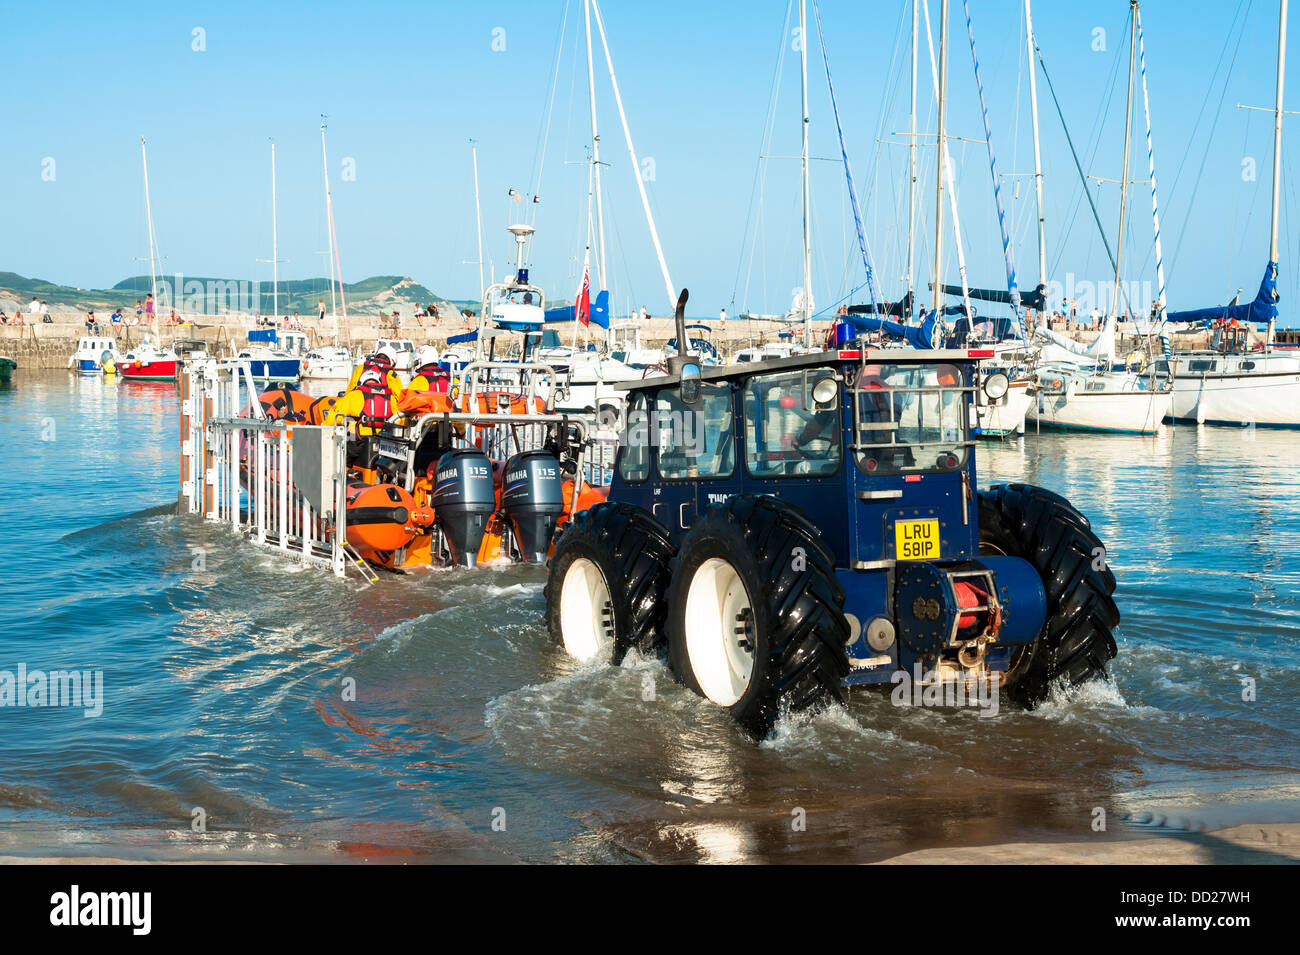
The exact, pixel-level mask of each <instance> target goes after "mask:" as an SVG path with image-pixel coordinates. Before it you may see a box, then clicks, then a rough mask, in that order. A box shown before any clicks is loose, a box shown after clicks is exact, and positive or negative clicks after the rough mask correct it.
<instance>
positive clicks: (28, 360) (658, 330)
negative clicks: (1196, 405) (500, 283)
mask: <svg viewBox="0 0 1300 955" xmlns="http://www.w3.org/2000/svg"><path fill="white" fill-rule="evenodd" d="M11 315H12V313H11ZM50 317H51V318H52V319H53V321H52V322H50V323H48V324H46V323H36V324H32V323H31V322H30V321H28V319H27V316H24V319H23V320H24V324H23V325H22V326H21V327H19V326H15V325H0V355H8V356H9V357H11V358H13V359H15V360H16V361H17V362H18V365H19V367H20V368H33V369H43V368H66V367H67V366H68V360H69V359H70V358H71V357H72V354H73V352H74V351H76V348H77V339H79V338H80V337H81V336H82V335H85V334H86V326H85V317H84V316H83V315H80V314H73V313H51V316H50ZM188 318H189V317H188V316H187V320H188ZM692 321H696V320H695V319H693V320H692ZM193 322H194V324H193V325H190V324H185V325H179V326H167V325H164V326H162V327H161V328H160V329H159V332H158V338H159V339H160V340H161V341H162V342H163V343H170V342H172V341H174V340H176V339H182V338H184V339H199V340H202V341H204V342H206V343H207V344H208V346H209V348H210V349H211V350H213V351H215V352H216V353H217V354H233V351H234V349H235V348H237V347H239V346H242V345H243V344H244V343H245V342H247V341H248V332H249V330H250V329H252V328H254V327H255V325H254V323H253V321H252V320H251V319H249V318H246V317H242V316H231V315H200V316H194V317H193ZM340 324H341V323H340ZM709 325H710V326H711V328H712V337H713V339H714V340H715V341H717V342H720V343H722V342H725V343H727V344H728V345H729V346H731V347H741V346H743V345H748V344H756V343H760V342H763V341H774V340H776V337H777V334H778V332H780V331H782V330H783V329H784V326H779V325H774V324H769V323H762V322H749V321H739V320H735V319H733V320H731V321H728V322H726V323H725V325H724V324H723V323H721V322H718V321H711V322H709ZM553 327H554V328H555V330H556V331H557V332H558V333H559V336H560V339H561V340H562V341H563V342H565V343H566V344H568V343H570V342H572V341H573V340H574V339H573V334H574V326H572V325H567V324H565V325H556V326H553ZM829 327H830V323H829V322H814V323H813V341H814V342H817V343H820V342H822V341H824V340H825V335H826V331H827V329H828V328H829ZM303 330H304V331H305V332H306V334H307V336H308V338H309V339H310V340H311V343H312V344H313V345H315V344H318V343H319V344H325V343H328V342H332V341H333V327H332V326H331V324H330V322H329V319H326V321H325V323H324V327H318V323H317V321H316V319H315V317H312V318H308V319H304V320H303ZM1062 330H1064V329H1062ZM465 331H468V329H467V328H466V327H465V323H464V321H463V320H462V319H455V318H452V319H448V320H446V321H439V322H432V321H427V320H426V321H425V322H424V323H423V324H420V323H418V322H417V321H416V320H415V319H413V318H410V317H404V319H403V321H402V323H401V326H400V328H399V330H398V333H397V334H399V335H400V336H401V337H403V338H409V339H410V340H411V341H413V342H415V343H416V344H417V345H422V344H426V343H428V344H433V345H437V346H438V347H440V348H441V347H444V346H445V345H446V343H447V339H448V337H450V336H453V335H458V334H462V333H463V332H465ZM600 331H601V330H600V329H599V328H597V327H595V326H592V328H591V329H590V330H587V329H582V328H579V329H577V332H578V336H577V341H578V344H579V345H582V344H585V343H586V342H587V341H597V340H598V337H599V334H600ZM100 332H101V333H102V334H106V335H107V334H111V327H110V326H109V325H108V323H107V322H101V323H100ZM118 332H119V334H118V341H119V342H120V344H119V348H121V350H123V351H126V350H128V349H130V348H132V347H134V346H136V345H138V344H140V343H141V342H142V341H143V340H144V337H145V335H148V334H149V330H148V329H147V328H146V327H144V326H124V327H120V328H119V330H118ZM349 334H350V338H351V341H352V344H353V346H354V347H360V348H362V349H365V348H369V347H373V345H374V342H375V340H376V339H377V338H383V337H388V336H392V335H393V334H394V332H393V330H392V328H391V327H389V326H384V325H381V324H379V320H378V317H377V316H370V315H364V316H358V317H355V318H353V319H351V320H350V322H349ZM797 334H798V332H797V330H796V335H797ZM1069 334H1070V335H1071V336H1072V337H1074V338H1076V339H1078V340H1079V341H1083V342H1088V341H1092V339H1094V338H1095V337H1096V332H1093V331H1085V330H1072V331H1070V332H1069ZM1252 334H1253V333H1252ZM675 335H676V330H675V327H674V323H673V320H672V319H671V318H651V319H647V320H646V321H645V322H644V324H643V327H642V332H641V337H642V342H643V343H644V344H646V345H650V346H658V345H662V344H663V343H664V342H665V341H667V340H668V339H669V338H671V337H673V336H675ZM340 338H342V329H341V328H340ZM1277 341H1278V343H1279V344H1300V331H1295V330H1290V331H1285V330H1284V331H1279V332H1278V333H1277ZM1173 345H1174V348H1175V349H1180V350H1181V349H1188V348H1205V347H1208V346H1209V333H1208V332H1198V333H1194V334H1179V335H1176V336H1174V341H1173ZM1141 347H1143V345H1142V339H1140V338H1133V337H1128V336H1124V335H1122V334H1121V335H1118V336H1117V341H1116V353H1117V354H1119V355H1125V354H1128V353H1129V352H1131V351H1133V350H1134V349H1135V348H1141Z"/></svg>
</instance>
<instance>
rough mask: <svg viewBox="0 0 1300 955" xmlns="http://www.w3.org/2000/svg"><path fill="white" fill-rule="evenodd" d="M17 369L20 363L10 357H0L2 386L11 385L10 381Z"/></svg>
mask: <svg viewBox="0 0 1300 955" xmlns="http://www.w3.org/2000/svg"><path fill="white" fill-rule="evenodd" d="M17 369H18V362H16V361H14V360H13V359H12V358H10V357H9V356H8V355H0V385H7V384H9V379H10V378H11V377H12V376H13V373H14V372H15V371H16V370H17Z"/></svg>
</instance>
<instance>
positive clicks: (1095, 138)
mask: <svg viewBox="0 0 1300 955" xmlns="http://www.w3.org/2000/svg"><path fill="white" fill-rule="evenodd" d="M1124 23H1125V24H1127V23H1128V18H1127V17H1125V19H1124ZM1034 51H1035V53H1037V54H1038V56H1039V61H1040V62H1041V61H1042V51H1041V50H1040V49H1039V47H1038V40H1037V37H1035V39H1034ZM1119 54H1120V48H1118V47H1117V48H1116V50H1115V55H1114V56H1113V57H1112V58H1111V72H1110V79H1109V80H1108V81H1107V85H1106V102H1105V104H1104V105H1103V107H1102V111H1101V113H1100V114H1099V115H1098V116H1097V118H1096V120H1095V121H1094V124H1093V127H1092V129H1091V130H1089V132H1088V141H1089V142H1091V143H1092V152H1091V153H1089V155H1088V165H1089V166H1090V167H1091V166H1092V165H1094V164H1095V163H1096V161H1097V152H1098V150H1099V149H1100V148H1101V137H1102V132H1103V131H1104V130H1105V128H1106V119H1107V117H1109V116H1110V106H1111V103H1112V102H1113V101H1114V98H1115V83H1116V79H1117V78H1118V75H1119V62H1120V56H1119ZM1085 192H1087V187H1086V186H1080V187H1079V190H1078V191H1077V192H1075V193H1074V196H1073V197H1072V199H1071V207H1070V214H1069V215H1068V216H1067V217H1065V218H1064V219H1063V221H1064V222H1065V223H1066V225H1065V229H1064V230H1063V231H1062V233H1061V238H1060V241H1059V242H1058V244H1057V250H1056V260H1055V261H1054V262H1053V263H1052V268H1051V272H1052V273H1055V272H1056V271H1057V269H1058V268H1059V267H1060V264H1061V260H1062V259H1063V258H1064V257H1065V252H1066V240H1067V239H1068V238H1069V237H1070V235H1072V234H1073V232H1074V223H1075V220H1076V218H1077V217H1078V214H1079V206H1080V205H1082V203H1083V200H1084V199H1085V198H1087V197H1086V196H1085V195H1084V193H1085Z"/></svg>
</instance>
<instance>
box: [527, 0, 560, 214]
mask: <svg viewBox="0 0 1300 955" xmlns="http://www.w3.org/2000/svg"><path fill="white" fill-rule="evenodd" d="M568 28H569V0H564V16H563V17H562V18H561V19H560V35H559V37H558V38H557V39H556V41H555V70H554V72H553V74H552V76H551V96H550V101H549V102H548V103H547V104H546V120H545V123H544V126H543V129H544V132H543V130H538V138H539V139H541V141H542V148H541V152H540V153H538V157H537V178H536V179H535V180H534V181H533V190H532V192H533V198H537V196H538V195H540V194H541V191H542V172H543V170H544V169H545V168H546V146H547V144H548V143H549V142H550V141H551V112H552V111H553V110H554V109H555V93H556V90H557V88H558V87H559V83H560V54H562V53H563V52H564V36H565V33H566V31H567V30H568ZM538 205H539V203H536V202H534V203H533V208H532V209H530V210H529V212H530V215H529V217H528V224H529V225H536V224H537V207H538Z"/></svg>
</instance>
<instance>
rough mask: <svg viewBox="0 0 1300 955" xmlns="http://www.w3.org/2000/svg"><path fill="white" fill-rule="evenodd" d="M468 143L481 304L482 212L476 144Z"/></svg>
mask: <svg viewBox="0 0 1300 955" xmlns="http://www.w3.org/2000/svg"><path fill="white" fill-rule="evenodd" d="M469 143H470V146H469V149H470V155H471V156H472V157H473V160H474V224H475V226H476V228H477V229H478V299H479V301H480V302H481V301H483V294H484V292H486V291H487V286H486V285H484V284H483V211H482V209H481V208H480V207H479V202H478V143H477V142H475V141H474V140H472V139H471V140H470V141H469Z"/></svg>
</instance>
